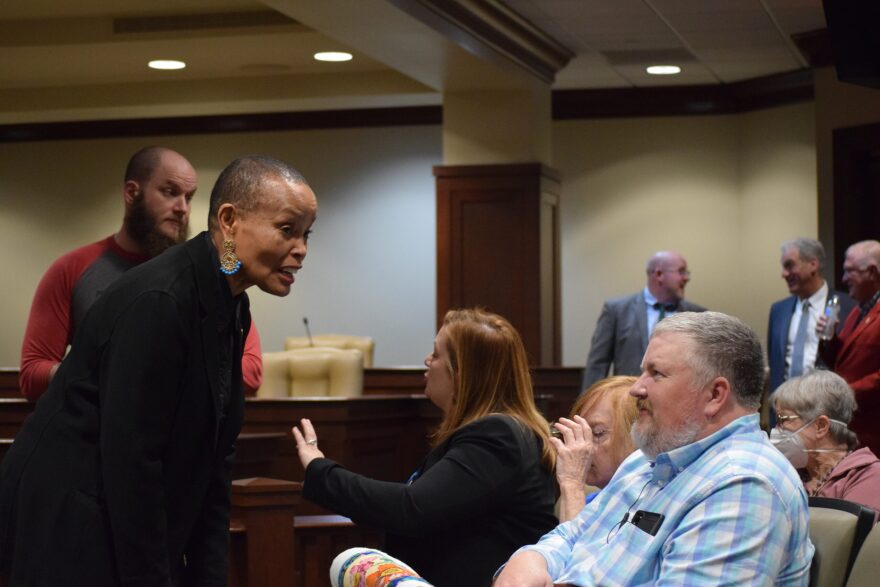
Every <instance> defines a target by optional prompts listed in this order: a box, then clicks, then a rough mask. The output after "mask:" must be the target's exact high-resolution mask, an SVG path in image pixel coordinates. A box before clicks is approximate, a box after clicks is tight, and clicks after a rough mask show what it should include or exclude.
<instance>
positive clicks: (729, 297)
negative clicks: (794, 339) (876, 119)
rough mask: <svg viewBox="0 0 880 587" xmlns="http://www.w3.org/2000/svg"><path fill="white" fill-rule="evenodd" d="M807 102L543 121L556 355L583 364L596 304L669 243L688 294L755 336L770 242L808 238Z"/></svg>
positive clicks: (761, 327) (812, 226) (773, 289)
mask: <svg viewBox="0 0 880 587" xmlns="http://www.w3.org/2000/svg"><path fill="white" fill-rule="evenodd" d="M813 117H814V115H813V105H812V103H803V104H798V105H794V106H786V107H780V108H774V109H770V110H765V111H759V112H754V113H748V114H742V115H731V116H701V117H667V118H639V119H623V120H617V119H613V120H581V121H566V122H559V123H557V124H556V125H555V127H554V138H555V144H554V153H555V166H556V167H557V168H558V169H560V170H561V171H562V173H563V195H562V199H561V219H562V220H561V231H562V316H563V361H564V363H565V364H569V365H578V364H582V363H583V362H584V360H585V357H586V353H587V351H588V349H589V341H590V338H591V336H592V334H593V328H594V325H595V322H596V319H597V318H598V315H599V312H600V310H601V307H602V302H603V300H605V299H607V298H610V297H615V296H620V295H625V294H629V293H632V292H634V291H637V290H639V289H641V288H642V287H644V284H645V274H644V264H645V261H646V260H647V258H648V256H649V255H650V254H651V253H652V252H653V251H655V250H659V249H676V250H679V251H681V252H682V253H683V254H684V255H685V256H686V257H687V259H688V263H689V266H690V268H691V271H692V272H693V275H692V281H691V283H690V285H689V286H688V290H687V297H688V298H689V299H691V300H693V301H695V302H697V303H700V304H702V305H705V306H707V307H709V308H711V309H715V310H720V311H723V312H727V313H730V314H735V315H737V316H740V317H741V318H743V319H744V320H746V321H747V322H748V323H749V324H751V325H752V326H753V327H754V328H755V329H756V330H757V331H758V333H759V335H760V336H761V337H762V339H763V338H764V337H765V336H766V326H767V324H766V322H767V312H768V310H769V306H770V304H771V303H772V302H773V301H774V300H776V299H779V298H781V297H783V296H784V295H786V293H787V292H786V289H785V287H784V284H783V282H782V280H781V279H780V278H779V253H778V247H779V243H780V242H781V241H783V240H785V239H787V238H791V237H792V236H797V235H805V236H816V226H817V220H816V180H815V176H816V167H815V151H814V142H813V141H814V139H813V137H814V126H813Z"/></svg>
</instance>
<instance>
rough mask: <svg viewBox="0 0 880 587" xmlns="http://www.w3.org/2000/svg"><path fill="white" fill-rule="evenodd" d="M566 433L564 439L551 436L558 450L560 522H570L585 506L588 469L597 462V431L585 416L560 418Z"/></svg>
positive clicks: (559, 426) (557, 426)
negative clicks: (594, 430) (595, 453)
mask: <svg viewBox="0 0 880 587" xmlns="http://www.w3.org/2000/svg"><path fill="white" fill-rule="evenodd" d="M554 426H555V427H556V429H557V430H559V431H560V432H561V433H562V440H560V439H558V438H555V437H551V438H550V443H551V444H552V445H553V448H555V449H556V481H557V483H559V490H560V498H559V521H560V522H567V521H568V520H571V519H572V518H574V517H575V516H576V515H577V513H578V512H579V511H581V509H583V507H584V501H585V500H586V489H585V487H584V484H585V482H586V478H587V471H589V469H590V465H592V463H593V452H594V450H595V448H596V445H595V444H594V443H593V431H592V430H591V429H590V425H589V424H587V421H586V420H585V419H583V418H582V417H581V416H575V417H574V420H569V419H568V418H560V419H559V422H558V423H556V424H554Z"/></svg>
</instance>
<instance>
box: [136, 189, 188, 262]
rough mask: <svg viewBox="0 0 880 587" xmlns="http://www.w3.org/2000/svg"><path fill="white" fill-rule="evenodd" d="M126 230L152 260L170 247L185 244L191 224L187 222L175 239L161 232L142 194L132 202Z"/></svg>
mask: <svg viewBox="0 0 880 587" xmlns="http://www.w3.org/2000/svg"><path fill="white" fill-rule="evenodd" d="M125 228H126V229H127V230H128V233H129V234H130V235H131V237H132V238H133V239H134V240H135V241H136V242H137V243H138V244H139V245H140V246H141V248H143V249H144V252H145V253H146V254H147V256H149V257H150V258H152V257H155V256H157V255H160V254H162V253H164V252H165V251H166V250H167V249H168V248H169V247H173V246H174V245H179V244H180V243H182V242H185V241H186V239H187V238H188V237H189V223H188V222H186V221H185V222H184V224H182V225H181V226H180V229H179V230H178V231H177V234H176V235H175V236H174V237H170V236H168V235H167V234H165V233H164V232H162V231H160V230H159V227H158V223H157V222H156V219H155V218H153V217H152V216H151V215H150V213H149V212H148V211H147V208H146V206H145V205H144V194H143V192H140V193H139V194H138V196H137V197H136V198H135V200H134V202H132V205H131V208H130V209H129V213H128V215H127V216H126V217H125Z"/></svg>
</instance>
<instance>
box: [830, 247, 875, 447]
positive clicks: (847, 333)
mask: <svg viewBox="0 0 880 587" xmlns="http://www.w3.org/2000/svg"><path fill="white" fill-rule="evenodd" d="M843 283H845V284H846V286H847V287H848V288H849V295H850V296H852V297H853V299H855V300H856V302H858V304H859V305H858V306H857V307H856V308H854V309H853V310H852V311H851V312H850V313H849V316H847V317H846V321H845V322H844V323H843V328H842V329H841V330H840V334H839V335H838V336H835V337H834V338H832V339H831V340H829V341H825V342H824V343H823V344H822V345H821V347H820V352H821V353H822V358H823V359H824V360H825V362H826V364H827V365H828V367H829V368H830V369H831V370H833V371H834V372H836V373H837V374H838V375H840V376H841V377H843V378H844V379H845V380H846V382H847V383H849V385H850V387H852V388H853V391H855V394H856V401H857V402H858V406H859V407H858V411H857V412H856V414H855V416H854V417H853V419H852V422H851V423H850V428H851V429H852V430H853V432H855V433H856V434H857V435H858V437H859V440H860V441H861V444H862V446H868V447H869V448H870V449H871V450H872V451H874V452H875V454H876V453H877V451H878V450H880V427H878V426H877V419H878V417H880V304H878V303H877V299H878V298H880V242H878V241H875V240H871V241H861V242H858V243H855V244H854V245H852V246H850V247H849V248H848V249H847V250H846V257H845V259H844V261H843ZM824 325H825V319H824V316H823V317H822V318H820V320H819V323H818V324H817V325H816V328H817V330H820V329H821V328H822V327H824Z"/></svg>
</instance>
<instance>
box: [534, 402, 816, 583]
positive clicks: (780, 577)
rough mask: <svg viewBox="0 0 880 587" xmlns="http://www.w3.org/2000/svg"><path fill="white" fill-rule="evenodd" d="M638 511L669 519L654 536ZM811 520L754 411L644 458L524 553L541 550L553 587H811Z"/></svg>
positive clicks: (794, 478)
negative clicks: (561, 586) (637, 520)
mask: <svg viewBox="0 0 880 587" xmlns="http://www.w3.org/2000/svg"><path fill="white" fill-rule="evenodd" d="M639 510H643V511H645V512H652V513H658V514H663V516H664V517H665V519H664V520H663V521H662V523H661V524H660V527H659V528H658V529H657V531H656V533H655V534H654V535H651V534H649V533H648V532H646V531H645V530H642V529H640V528H639V527H637V526H636V525H635V524H634V523H633V518H634V517H635V513H636V512H637V511H639ZM624 515H626V518H627V521H626V522H622V520H623V518H624ZM808 516H809V513H808V506H807V496H806V493H805V492H804V488H803V485H802V484H801V481H800V479H799V478H798V475H797V473H796V472H795V470H794V468H793V467H792V466H791V465H790V464H789V462H788V461H787V460H786V459H785V457H784V456H783V455H782V454H781V453H780V452H779V451H778V450H776V449H775V448H774V447H773V445H771V444H770V442H769V441H768V439H767V436H766V435H765V434H764V433H763V432H762V431H761V429H760V428H759V427H758V416H757V414H754V415H749V416H744V417H742V418H739V419H738V420H735V421H733V422H731V423H730V424H728V425H727V426H726V427H724V428H723V429H721V430H719V431H718V432H716V433H715V434H712V435H711V436H708V437H706V438H704V439H702V440H699V441H697V442H694V443H692V444H689V445H687V446H683V447H681V448H677V449H675V450H672V451H670V452H668V453H662V454H660V455H658V456H657V460H656V461H655V462H654V463H651V462H649V461H648V460H647V458H645V456H644V454H642V452H641V451H636V452H635V453H633V454H632V455H630V457H629V458H627V459H626V461H624V463H623V464H622V465H621V466H620V468H619V469H618V471H617V473H616V474H615V475H614V477H613V478H612V480H611V482H610V483H609V484H608V486H607V487H606V488H605V489H604V490H602V491H601V492H600V493H599V495H598V496H597V497H596V499H594V500H593V501H592V502H591V503H589V504H588V505H587V506H586V507H584V509H583V510H582V511H581V512H580V514H578V516H577V517H575V518H574V519H573V520H571V521H570V522H567V523H565V524H562V525H560V526H558V527H557V528H556V529H555V530H553V531H552V532H550V533H549V534H547V535H545V536H544V537H543V538H541V540H540V542H538V544H536V545H534V546H526V547H524V548H523V549H521V550H531V551H535V552H538V553H540V554H541V555H542V556H543V557H544V558H545V559H546V561H547V568H548V570H549V572H550V576H551V577H552V578H553V580H554V582H556V583H570V584H573V585H580V586H584V587H586V586H590V585H601V586H603V587H610V586H613V585H712V586H717V585H807V584H808V583H809V575H810V561H811V560H812V558H813V545H812V543H811V542H810V538H809V527H808Z"/></svg>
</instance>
